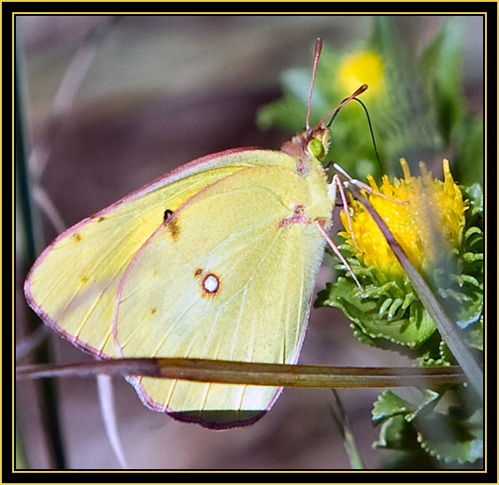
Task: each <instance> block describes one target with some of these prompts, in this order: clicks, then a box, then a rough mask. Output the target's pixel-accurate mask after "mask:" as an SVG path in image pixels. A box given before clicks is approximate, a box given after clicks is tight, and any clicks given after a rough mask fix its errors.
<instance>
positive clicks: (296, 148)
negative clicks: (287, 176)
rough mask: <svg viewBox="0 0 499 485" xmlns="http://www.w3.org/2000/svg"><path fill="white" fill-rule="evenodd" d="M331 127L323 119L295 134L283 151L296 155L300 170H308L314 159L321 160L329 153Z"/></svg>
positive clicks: (283, 147)
mask: <svg viewBox="0 0 499 485" xmlns="http://www.w3.org/2000/svg"><path fill="white" fill-rule="evenodd" d="M329 141H330V134H329V128H328V127H327V126H326V125H325V124H324V122H323V121H322V120H321V121H320V122H319V123H317V124H316V125H315V126H313V127H312V128H309V129H308V130H305V131H304V132H302V133H299V134H297V135H295V136H294V137H293V138H291V140H289V141H287V142H286V143H284V145H283V146H282V147H281V151H283V152H285V153H288V154H289V155H291V156H293V157H296V158H297V159H298V161H299V162H298V164H299V172H302V173H303V172H306V171H307V170H308V167H309V165H310V163H312V160H314V159H315V160H318V161H321V160H323V159H324V158H325V156H326V155H327V152H328V149H329Z"/></svg>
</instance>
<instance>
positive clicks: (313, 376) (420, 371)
mask: <svg viewBox="0 0 499 485" xmlns="http://www.w3.org/2000/svg"><path fill="white" fill-rule="evenodd" d="M97 374H107V375H140V376H148V377H157V378H166V379H183V380H189V381H199V382H220V383H226V384H248V385H258V386H273V387H317V388H324V387H336V388H347V387H348V388H361V387H362V388H365V387H380V388H384V387H406V386H416V387H417V386H424V387H426V386H428V385H442V384H458V383H462V382H464V381H465V379H466V377H465V375H464V374H463V372H462V370H461V369H460V367H458V366H438V367H437V366H435V367H329V366H314V365H283V364H261V363H252V362H234V361H224V360H209V359H176V358H137V359H133V358H128V359H108V360H102V361H95V362H80V363H76V364H65V365H43V366H41V365H35V366H29V365H28V366H22V367H18V368H17V370H16V378H17V379H39V378H46V377H63V376H80V377H83V376H92V375H97Z"/></svg>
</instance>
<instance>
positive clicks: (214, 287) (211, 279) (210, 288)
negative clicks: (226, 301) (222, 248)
mask: <svg viewBox="0 0 499 485" xmlns="http://www.w3.org/2000/svg"><path fill="white" fill-rule="evenodd" d="M219 286H220V281H219V280H218V278H217V277H216V276H215V275H214V274H209V275H208V276H206V278H205V279H204V280H203V289H204V290H205V291H206V292H207V293H211V294H213V293H216V292H217V291H218V288H219Z"/></svg>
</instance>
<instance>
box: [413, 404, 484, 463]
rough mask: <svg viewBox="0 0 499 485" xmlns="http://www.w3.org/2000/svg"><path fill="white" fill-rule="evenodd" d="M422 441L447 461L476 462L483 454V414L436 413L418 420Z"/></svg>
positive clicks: (420, 440) (427, 447) (437, 455)
mask: <svg viewBox="0 0 499 485" xmlns="http://www.w3.org/2000/svg"><path fill="white" fill-rule="evenodd" d="M416 428H417V430H418V442H419V443H420V445H421V447H422V448H423V449H424V450H425V451H427V452H428V453H429V454H430V455H432V456H435V457H436V458H438V459H439V460H443V461H445V462H446V463H451V462H454V461H457V462H458V463H474V462H475V461H476V460H478V459H481V458H483V414H482V410H481V409H478V410H476V411H475V412H474V413H473V414H472V415H471V416H470V417H469V418H467V419H456V418H454V417H453V416H450V415H446V414H443V413H432V414H431V415H429V416H426V417H425V418H424V419H422V420H420V421H419V420H418V422H417V423H416Z"/></svg>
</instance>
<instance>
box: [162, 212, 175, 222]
mask: <svg viewBox="0 0 499 485" xmlns="http://www.w3.org/2000/svg"><path fill="white" fill-rule="evenodd" d="M172 216H173V211H172V210H170V209H166V210H165V213H164V214H163V222H164V223H165V224H168V223H169V222H170V219H171V218H172Z"/></svg>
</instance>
